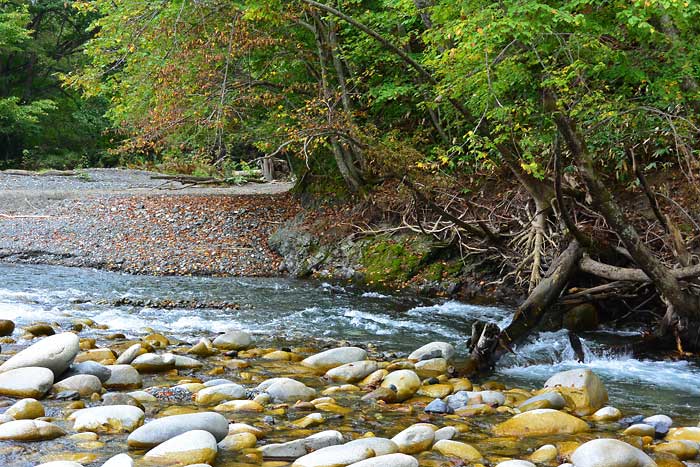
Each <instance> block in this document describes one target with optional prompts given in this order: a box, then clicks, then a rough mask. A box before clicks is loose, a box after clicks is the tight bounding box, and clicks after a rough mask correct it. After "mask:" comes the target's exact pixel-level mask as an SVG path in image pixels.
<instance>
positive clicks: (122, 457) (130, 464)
mask: <svg viewBox="0 0 700 467" xmlns="http://www.w3.org/2000/svg"><path fill="white" fill-rule="evenodd" d="M102 467H134V460H133V459H132V458H131V457H129V455H128V454H117V455H116V456H114V457H110V458H109V459H107V462H105V463H104V464H102Z"/></svg>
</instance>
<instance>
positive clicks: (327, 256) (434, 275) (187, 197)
mask: <svg viewBox="0 0 700 467" xmlns="http://www.w3.org/2000/svg"><path fill="white" fill-rule="evenodd" d="M151 175H152V173H150V172H145V171H137V170H126V169H87V170H84V171H81V172H80V175H79V176H77V177H75V176H74V177H66V176H52V175H49V176H19V175H12V174H7V173H2V172H0V206H2V208H1V209H0V260H2V261H5V262H10V263H29V264H54V265H63V266H78V267H91V268H98V269H107V270H111V271H120V272H126V273H131V274H146V275H180V276H187V275H208V276H239V277H251V276H266V277H275V276H283V275H289V276H291V277H296V278H308V277H313V278H318V279H323V280H331V281H341V282H348V283H353V284H357V285H361V286H367V287H370V288H374V289H377V290H392V291H396V290H403V289H408V290H410V291H412V292H414V293H419V294H422V295H429V296H436V295H438V296H453V297H459V298H468V299H471V300H474V299H483V298H484V297H489V300H492V301H494V302H495V301H501V302H508V301H513V297H515V296H517V293H515V291H514V290H513V289H507V288H500V287H496V286H489V285H488V283H489V280H492V279H496V278H497V273H496V272H495V270H494V269H493V266H492V265H489V264H488V263H486V264H484V263H483V262H479V263H474V264H470V263H469V261H468V260H466V261H465V259H464V258H460V257H454V252H449V254H446V253H447V252H446V249H445V245H443V244H440V243H439V242H436V241H435V239H434V238H432V237H430V236H428V235H421V234H416V233H408V234H407V233H399V234H396V235H391V236H387V235H372V236H357V235H356V233H357V230H356V229H355V228H354V227H353V226H352V225H353V222H355V220H357V216H358V215H357V213H354V212H352V208H351V207H350V206H347V205H333V206H330V207H328V206H327V207H314V208H313V209H303V208H302V207H301V205H300V203H299V201H298V200H297V199H296V198H295V197H294V196H293V195H291V194H290V193H289V190H290V189H291V184H290V183H284V182H274V183H266V184H255V183H250V184H246V185H242V186H232V187H191V186H185V185H182V184H180V183H177V182H163V180H154V179H152V178H151ZM353 219H355V220H353Z"/></svg>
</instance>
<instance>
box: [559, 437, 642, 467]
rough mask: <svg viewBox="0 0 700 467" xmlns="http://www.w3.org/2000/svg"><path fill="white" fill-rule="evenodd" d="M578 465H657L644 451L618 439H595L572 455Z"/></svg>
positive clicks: (613, 466) (582, 466) (632, 466)
mask: <svg viewBox="0 0 700 467" xmlns="http://www.w3.org/2000/svg"><path fill="white" fill-rule="evenodd" d="M571 462H572V463H573V464H574V465H575V466H576V467H656V463H655V462H654V461H653V460H652V459H651V458H650V457H649V456H647V455H646V454H645V453H644V451H642V450H641V449H638V448H636V447H634V446H632V445H630V444H627V443H625V442H623V441H619V440H616V439H594V440H593V441H589V442H587V443H584V444H582V445H581V446H579V447H578V448H577V449H576V450H575V451H574V453H573V454H572V456H571Z"/></svg>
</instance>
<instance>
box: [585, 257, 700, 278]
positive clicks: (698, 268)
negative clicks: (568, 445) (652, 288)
mask: <svg viewBox="0 0 700 467" xmlns="http://www.w3.org/2000/svg"><path fill="white" fill-rule="evenodd" d="M579 267H580V268H581V271H583V272H586V273H588V274H593V275H594V276H598V277H602V278H603V279H608V280H611V281H630V282H651V279H650V278H649V276H647V274H646V273H645V272H644V271H642V270H641V269H634V268H621V267H618V266H611V265H609V264H604V263H601V262H599V261H596V260H594V259H591V258H589V257H588V256H584V257H583V258H581V261H579ZM669 271H670V273H671V275H673V277H675V278H676V279H690V278H693V277H698V276H700V264H696V265H694V266H688V267H684V268H678V269H670V270H669Z"/></svg>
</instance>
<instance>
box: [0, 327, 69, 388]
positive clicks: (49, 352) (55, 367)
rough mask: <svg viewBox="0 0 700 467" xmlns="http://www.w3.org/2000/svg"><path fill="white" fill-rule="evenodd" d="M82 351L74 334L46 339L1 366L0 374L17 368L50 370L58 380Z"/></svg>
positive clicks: (63, 334) (62, 334) (64, 334)
mask: <svg viewBox="0 0 700 467" xmlns="http://www.w3.org/2000/svg"><path fill="white" fill-rule="evenodd" d="M79 351H80V339H79V338H78V336H76V335H75V334H73V333H72V332H64V333H61V334H55V335H53V336H49V337H44V338H43V339H41V340H40V341H39V342H37V343H36V344H33V345H31V346H29V347H27V348H26V349H24V350H22V351H21V352H19V353H18V354H16V355H14V356H13V357H12V358H10V359H9V360H8V361H6V362H5V363H3V364H2V365H0V373H3V372H6V371H9V370H14V369H16V368H26V367H41V368H48V369H49V370H51V371H52V372H53V374H54V378H57V377H59V376H60V375H61V373H63V372H64V371H66V370H67V369H68V367H69V366H70V365H71V363H73V360H74V359H75V356H76V355H78V352H79Z"/></svg>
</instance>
